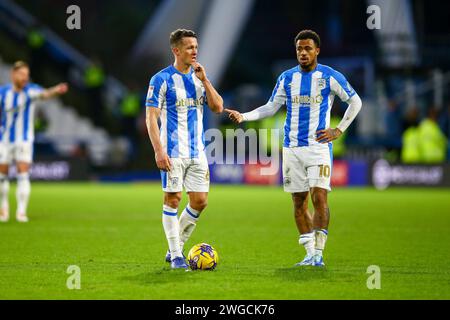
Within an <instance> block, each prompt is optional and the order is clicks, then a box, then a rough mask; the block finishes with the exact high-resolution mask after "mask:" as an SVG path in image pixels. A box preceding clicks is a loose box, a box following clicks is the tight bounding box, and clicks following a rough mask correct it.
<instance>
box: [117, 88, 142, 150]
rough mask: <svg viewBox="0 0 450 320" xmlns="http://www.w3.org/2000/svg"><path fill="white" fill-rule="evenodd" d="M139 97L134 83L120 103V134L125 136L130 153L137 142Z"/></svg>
mask: <svg viewBox="0 0 450 320" xmlns="http://www.w3.org/2000/svg"><path fill="white" fill-rule="evenodd" d="M140 106H141V99H140V94H139V91H138V90H137V87H136V85H135V84H132V85H131V86H130V90H129V91H128V92H126V93H125V95H124V96H123V98H122V101H121V104H120V113H121V123H122V134H123V135H125V136H126V137H127V139H128V140H129V142H130V145H131V151H132V155H133V154H134V153H135V151H136V150H135V148H136V147H137V143H138V138H139V136H138V131H137V118H138V116H139V113H140V109H141V108H140Z"/></svg>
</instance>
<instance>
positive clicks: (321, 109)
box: [268, 64, 356, 147]
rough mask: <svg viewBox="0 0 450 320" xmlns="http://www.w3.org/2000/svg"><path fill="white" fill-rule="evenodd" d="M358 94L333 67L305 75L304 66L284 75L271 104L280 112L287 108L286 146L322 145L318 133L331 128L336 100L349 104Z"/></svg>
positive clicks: (319, 66) (317, 68)
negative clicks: (331, 115) (331, 116)
mask: <svg viewBox="0 0 450 320" xmlns="http://www.w3.org/2000/svg"><path fill="white" fill-rule="evenodd" d="M355 94H356V92H355V90H353V88H352V86H351V85H350V84H349V82H348V81H347V80H346V79H345V77H344V76H343V75H342V74H341V73H340V72H338V71H336V70H334V69H333V68H331V67H328V66H325V65H321V64H318V65H317V67H316V68H315V69H314V70H312V71H310V72H304V71H302V70H301V68H300V66H296V67H294V68H292V69H289V70H286V71H285V72H283V73H282V74H281V75H280V76H279V78H278V81H277V84H276V86H275V88H274V90H273V93H272V96H271V97H270V100H269V102H268V104H272V105H273V107H274V108H277V110H278V109H279V108H280V107H281V106H282V105H284V104H285V105H286V108H287V114H286V121H285V124H284V146H285V147H302V146H311V145H318V144H320V143H319V142H317V141H316V131H317V130H323V129H327V128H328V127H329V126H330V112H331V107H332V105H333V100H334V97H335V96H336V95H337V96H338V97H339V98H340V99H341V100H342V101H344V102H345V101H348V100H349V99H350V98H351V97H353V96H354V95H355Z"/></svg>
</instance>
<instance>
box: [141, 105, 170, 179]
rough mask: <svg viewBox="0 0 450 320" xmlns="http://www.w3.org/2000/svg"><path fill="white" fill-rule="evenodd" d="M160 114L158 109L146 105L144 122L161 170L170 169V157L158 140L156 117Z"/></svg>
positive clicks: (158, 132)
mask: <svg viewBox="0 0 450 320" xmlns="http://www.w3.org/2000/svg"><path fill="white" fill-rule="evenodd" d="M160 114H161V111H160V109H158V108H153V107H147V111H146V117H145V123H146V125H147V131H148V136H149V138H150V141H151V143H152V146H153V150H154V152H155V161H156V165H157V166H158V169H160V170H162V171H170V168H171V163H170V158H169V156H168V155H167V153H166V151H164V149H163V147H162V145H161V141H160V140H159V134H160V131H159V127H158V118H159V116H160Z"/></svg>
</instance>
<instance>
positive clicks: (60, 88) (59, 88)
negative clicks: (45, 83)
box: [39, 82, 69, 99]
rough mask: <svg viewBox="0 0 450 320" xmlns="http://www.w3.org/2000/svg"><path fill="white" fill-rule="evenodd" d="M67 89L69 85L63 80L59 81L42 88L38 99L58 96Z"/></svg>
mask: <svg viewBox="0 0 450 320" xmlns="http://www.w3.org/2000/svg"><path fill="white" fill-rule="evenodd" d="M67 90H69V86H68V85H67V83H65V82H64V83H59V84H57V85H56V86H53V87H50V88H48V89H44V90H43V91H42V92H41V93H40V94H39V98H40V99H50V98H53V97H55V96H59V95H62V94H64V93H66V92H67Z"/></svg>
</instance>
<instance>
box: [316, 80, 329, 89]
mask: <svg viewBox="0 0 450 320" xmlns="http://www.w3.org/2000/svg"><path fill="white" fill-rule="evenodd" d="M326 86H327V79H325V78H319V79H317V88H319V89H320V90H322V89H325V87H326Z"/></svg>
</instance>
